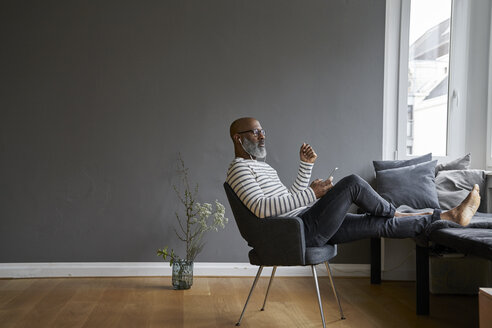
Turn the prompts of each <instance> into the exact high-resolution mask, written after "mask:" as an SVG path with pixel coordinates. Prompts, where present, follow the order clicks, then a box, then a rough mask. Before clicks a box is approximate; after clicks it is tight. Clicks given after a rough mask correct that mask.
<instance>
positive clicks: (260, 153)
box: [242, 138, 267, 158]
mask: <svg viewBox="0 0 492 328" xmlns="http://www.w3.org/2000/svg"><path fill="white" fill-rule="evenodd" d="M258 144H259V143H258V142H252V141H249V140H248V139H246V138H244V140H243V144H242V145H243V149H244V150H245V151H246V152H247V153H248V154H250V155H251V156H254V157H257V158H265V157H266V155H267V151H266V148H265V147H260V146H259V145H258Z"/></svg>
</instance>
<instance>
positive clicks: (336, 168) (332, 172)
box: [328, 167, 338, 178]
mask: <svg viewBox="0 0 492 328" xmlns="http://www.w3.org/2000/svg"><path fill="white" fill-rule="evenodd" d="M336 170H338V167H335V168H334V169H333V171H331V173H330V175H328V178H329V177H332V176H333V174H334V173H335V171H336Z"/></svg>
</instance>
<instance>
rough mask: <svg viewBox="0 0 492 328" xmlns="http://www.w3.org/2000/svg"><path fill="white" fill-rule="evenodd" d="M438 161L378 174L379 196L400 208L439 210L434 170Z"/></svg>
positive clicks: (378, 172) (383, 171)
mask: <svg viewBox="0 0 492 328" xmlns="http://www.w3.org/2000/svg"><path fill="white" fill-rule="evenodd" d="M436 163H437V161H429V162H425V163H420V164H415V165H410V166H404V167H399V168H394V169H388V170H382V171H377V172H376V186H377V190H378V192H379V194H380V195H381V196H382V197H383V198H384V199H386V200H387V201H389V202H390V203H392V204H393V205H395V207H398V206H400V205H407V206H410V207H412V208H415V209H419V208H439V201H438V198H437V192H436V185H435V183H434V180H435V176H434V170H435V168H436Z"/></svg>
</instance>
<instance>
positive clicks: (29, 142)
mask: <svg viewBox="0 0 492 328" xmlns="http://www.w3.org/2000/svg"><path fill="white" fill-rule="evenodd" d="M0 6H1V7H0V25H1V26H0V27H1V28H0V33H1V40H2V45H1V47H2V51H1V52H0V65H1V66H0V67H1V71H0V73H1V74H0V79H1V85H0V87H1V88H0V109H1V117H0V124H1V126H0V127H1V131H0V184H1V186H2V191H1V194H0V195H1V197H0V215H1V218H0V262H44V261H53V262H58V261H59V262H62V261H73V262H76V261H159V259H158V258H157V257H156V256H155V250H156V249H157V248H159V247H162V246H164V245H171V246H173V247H174V248H175V249H176V250H177V251H178V252H180V251H182V250H183V247H182V246H180V245H179V243H178V241H177V239H176V237H175V236H174V233H173V230H172V227H173V226H174V225H175V222H174V215H173V212H174V211H176V210H179V208H178V205H177V201H176V197H175V196H174V194H173V190H172V187H171V186H172V184H173V183H177V182H178V179H177V177H176V170H175V164H176V159H177V156H178V152H181V154H182V156H183V158H184V160H185V162H186V164H187V166H189V168H190V172H191V173H190V174H191V177H192V179H193V180H194V181H196V182H198V183H199V185H200V191H201V192H200V199H199V200H202V201H212V200H214V199H218V200H219V201H221V202H222V203H226V197H225V195H224V193H223V189H222V183H223V181H224V179H225V172H226V169H227V167H228V163H229V162H230V161H231V160H232V158H233V152H232V143H231V142H230V141H229V137H228V127H229V124H230V122H231V121H232V120H233V119H235V118H237V117H240V116H245V115H248V116H254V117H257V118H258V119H260V121H261V123H262V126H263V127H264V128H265V129H266V130H267V131H268V137H267V146H268V150H269V156H268V162H269V163H270V164H271V165H272V166H274V167H275V168H277V170H278V172H279V175H280V177H281V178H282V179H283V181H284V183H286V184H290V183H291V182H292V181H293V179H294V175H295V173H296V170H297V165H298V149H299V146H300V144H301V143H302V142H309V143H311V144H312V145H313V146H314V147H315V148H316V150H317V152H318V154H319V159H318V164H317V166H316V167H315V169H314V173H313V177H323V176H325V175H327V174H328V173H329V172H330V171H331V169H332V168H333V167H334V166H338V167H339V168H340V169H339V171H338V173H337V174H336V176H335V178H340V177H342V176H344V175H347V174H349V173H358V174H360V175H362V176H363V177H365V178H367V179H370V178H372V170H371V160H372V159H378V158H381V144H382V140H381V138H382V99H383V52H384V20H385V2H384V1H383V0H374V1H367V0H352V1H350V0H334V1H326V0H316V1H304V0H288V1H286V0H278V1H264V0H244V1H239V0H222V1H220V0H207V1H202V0H195V1H183V0H180V1H178V0H176V1H169V0H166V1H163V0H159V1H138V2H137V1H104V2H102V1H101V2H100V1H91V2H86V1H41V2H40V1H27V2H26V1H23V2H21V1H11V2H8V3H7V2H2V4H1V5H0ZM226 208H227V215H228V216H229V217H230V218H231V221H230V224H229V225H228V226H227V227H226V229H225V230H223V231H219V232H218V233H211V234H210V235H208V237H207V241H208V242H207V245H206V247H205V250H204V251H203V252H202V253H201V254H200V255H199V256H198V258H197V261H211V262H246V261H247V250H248V247H247V246H246V244H245V242H244V241H243V240H242V239H241V237H240V235H239V233H238V231H237V227H236V225H235V223H234V220H233V219H232V217H231V215H232V213H231V212H230V210H229V208H228V206H227V207H226ZM368 245H369V244H368V241H360V242H356V243H352V244H346V245H341V246H340V251H339V256H338V257H337V258H336V262H339V263H340V262H341V263H368V262H369V250H368Z"/></svg>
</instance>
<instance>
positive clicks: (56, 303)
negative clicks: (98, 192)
mask: <svg viewBox="0 0 492 328" xmlns="http://www.w3.org/2000/svg"><path fill="white" fill-rule="evenodd" d="M319 280H320V290H321V297H322V299H323V306H324V311H325V318H326V323H327V327H357V328H359V327H446V328H449V327H478V298H477V297H476V296H432V298H431V315H430V316H417V315H415V283H414V282H383V284H381V285H371V284H370V283H369V279H367V278H336V279H335V284H336V286H337V288H338V292H339V294H340V295H341V301H342V306H343V309H344V312H345V316H346V317H347V319H346V320H343V321H342V320H340V319H339V314H338V306H337V304H336V302H335V300H334V297H333V294H332V291H331V288H330V283H329V280H328V279H327V278H326V277H320V278H319ZM252 281H253V278H249V277H248V278H224V277H220V278H219V277H198V278H197V277H195V281H194V285H193V287H192V288H191V289H190V290H187V291H175V290H172V289H171V287H170V278H169V277H145V278H143V277H134V278H56V279H0V327H2V328H3V327H30V328H34V327H50V328H51V327H71V328H72V327H104V328H106V327H119V328H123V327H234V324H235V323H236V321H237V319H238V317H239V315H240V313H241V310H242V306H243V304H244V302H245V300H246V297H247V294H248V292H249V288H250V286H251V283H252ZM267 284H268V278H261V279H260V281H259V282H258V285H257V287H256V290H255V293H254V294H253V297H252V299H251V301H250V303H249V306H248V309H247V310H246V314H245V317H244V318H243V321H242V324H241V327H321V320H320V315H319V310H318V303H317V299H316V293H315V289H314V284H313V280H312V278H309V277H295V278H294V277H277V278H275V280H274V282H273V285H272V289H271V291H270V295H269V299H268V303H267V306H266V309H265V311H264V312H262V311H259V309H260V308H261V305H262V302H263V297H264V293H265V290H266V286H267Z"/></svg>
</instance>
